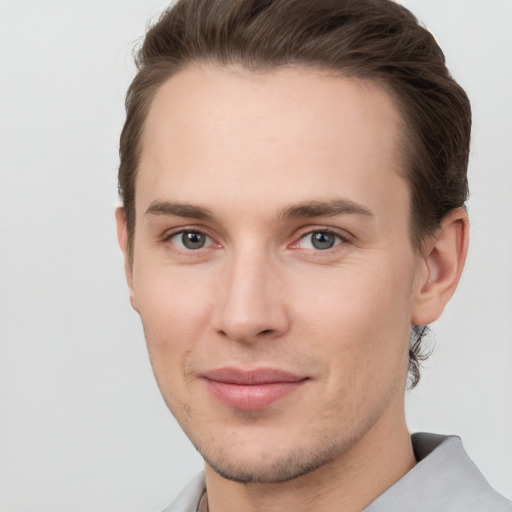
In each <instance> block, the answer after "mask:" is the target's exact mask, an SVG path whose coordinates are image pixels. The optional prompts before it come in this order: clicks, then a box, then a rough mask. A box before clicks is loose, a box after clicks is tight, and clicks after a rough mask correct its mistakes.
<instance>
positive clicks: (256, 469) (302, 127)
mask: <svg viewBox="0 0 512 512" xmlns="http://www.w3.org/2000/svg"><path fill="white" fill-rule="evenodd" d="M401 137H403V135H402V134H401V133H400V118H399V114H398V112H397V109H396V108H395V106H394V104H393V102H392V101H391V100H390V98H389V96H388V95H387V94H386V93H384V92H383V91H382V90H381V89H379V88H377V87H376V86H374V85H372V84H371V83H367V82H361V81H355V80H353V79H347V78H340V77H334V76H332V75H331V76H328V75H327V74H326V73H321V72H315V71H313V70H308V69H305V68H286V69H280V70H277V71H272V72H268V73H260V74H254V73H250V72H248V71H244V70H242V69H230V70H227V69H222V70H221V69H215V68H212V67H190V68H188V69H185V70H184V71H181V72H180V73H179V74H177V75H176V76H174V77H173V78H172V79H170V80H169V81H168V82H167V83H166V84H165V85H164V86H163V87H162V88H161V89H160V90H159V92H158V93H157V95H156V97H155V99H154V101H153V103H152V106H151V109H150V112H149V115H148V118H147V124H146V126H145V131H144V138H143V150H142V157H141V162H140V167H139V173H138V177H137V182H136V190H137V193H136V212H137V213H136V232H135V238H134V252H133V266H132V267H129V268H128V279H129V283H130V288H131V295H132V303H133V305H134V307H135V308H136V310H137V311H138V312H139V313H140V316H141V318H142V322H143V324H144V330H145V334H146V338H147V343H148V347H149V353H150V357H151V362H152V365H153V369H154V372H155V374H156V378H157V380H158V384H159V386H160V389H161V390H162V393H163V396H164V398H165V400H166V402H167V404H168V406H169V407H170V409H171V410H172V412H173V413H174V415H175V416H176V418H177V420H178V421H179V423H180V424H181V426H182V427H183V429H184V430H185V432H186V433H187V434H188V436H189V437H190V439H191V440H192V442H193V443H194V444H195V445H196V447H197V448H198V449H199V451H200V453H201V454H202V455H203V457H204V458H205V460H206V461H207V463H208V464H209V465H210V466H212V467H214V468H215V469H216V470H217V471H218V472H220V473H221V474H223V475H224V476H227V477H228V478H232V479H235V480H238V481H251V480H252V481H261V482H277V481H283V480H286V479H290V478H293V477H295V476H298V475H300V474H303V473H305V472H308V471H311V470H312V469H314V468H317V467H320V466H322V465H324V464H328V463H330V462H332V461H333V460H337V459H338V460H339V459H340V458H342V457H343V456H344V455H345V454H347V453H348V451H349V450H350V449H354V448H355V447H356V446H357V445H358V443H361V442H362V441H363V440H364V439H366V438H368V437H369V436H371V437H372V439H374V440H376V439H379V436H380V438H382V439H384V438H385V437H386V436H387V435H389V432H391V431H392V429H393V428H394V427H395V425H396V423H397V422H400V421H403V391H404V385H405V380H406V373H407V366H408V342H409V335H410V329H411V324H412V322H414V315H415V296H416V294H417V291H418V289H419V288H421V283H422V281H423V280H424V279H425V275H426V274H425V272H426V270H425V264H424V261H423V260H422V258H421V257H420V256H419V254H418V253H417V252H415V251H414V249H413V247H412V245H411V241H410V238H409V211H410V204H409V203H410V194H409V189H408V185H407V183H406V182H405V181H404V179H403V178H402V177H401V168H402V167H401V166H402V165H403V163H402V157H401V154H400V151H399V141H400V138H401ZM119 217H120V219H121V216H119ZM120 223H121V227H122V220H120Z"/></svg>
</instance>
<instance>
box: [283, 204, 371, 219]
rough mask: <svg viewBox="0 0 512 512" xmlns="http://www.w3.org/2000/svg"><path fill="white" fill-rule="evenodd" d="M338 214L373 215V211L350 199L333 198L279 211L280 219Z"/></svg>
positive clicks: (292, 206)
mask: <svg viewBox="0 0 512 512" xmlns="http://www.w3.org/2000/svg"><path fill="white" fill-rule="evenodd" d="M337 215H363V216H365V217H373V213H372V212H371V211H370V210H368V209H367V208H365V207H364V206H362V205H360V204H357V203H355V202H354V201H351V200H350V199H333V200H332V201H309V202H307V203H299V204H296V205H290V206H288V207H287V208H285V209H284V210H283V211H282V212H280V213H279V215H278V217H279V218H280V219H296V218H300V217H336V216H337Z"/></svg>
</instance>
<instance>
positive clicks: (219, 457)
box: [196, 439, 339, 484]
mask: <svg viewBox="0 0 512 512" xmlns="http://www.w3.org/2000/svg"><path fill="white" fill-rule="evenodd" d="M319 444H320V443H319ZM322 444H325V445H324V446H319V445H317V446H310V447H305V446H303V447H300V446H299V447H298V446H295V447H294V448H292V449H290V450H288V451H287V452H285V453H278V451H277V450H275V449H272V450H263V449H258V450H256V451H255V453H251V454H248V453H246V454H244V453H242V451H241V450H237V453H233V449H232V450H230V452H229V453H226V452H224V453H217V454H214V453H209V450H202V448H201V446H196V448H197V450H198V451H199V453H201V455H202V457H203V459H204V460H205V462H206V463H207V464H208V465H209V466H210V467H211V468H212V469H213V470H214V471H215V472H216V473H218V474H219V475H220V476H222V477H223V478H226V479H227V480H231V481H234V482H238V483H244V484H248V483H260V484H276V483H282V482H287V481H290V480H294V479H295V478H299V477H301V476H303V475H306V474H308V473H311V472H313V471H315V470H317V469H319V468H321V467H322V466H324V465H326V464H329V463H330V462H332V461H333V460H334V459H335V458H336V456H337V455H338V453H337V451H339V449H338V450H337V449H336V447H335V446H333V445H332V444H331V443H330V442H327V443H326V439H324V440H323V443H322ZM269 452H270V453H271V455H270V454H269Z"/></svg>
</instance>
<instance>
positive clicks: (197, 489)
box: [161, 471, 206, 512]
mask: <svg viewBox="0 0 512 512" xmlns="http://www.w3.org/2000/svg"><path fill="white" fill-rule="evenodd" d="M205 488H206V484H205V477H204V472H203V471H201V473H198V474H197V475H195V476H194V477H193V478H192V480H191V481H190V482H189V483H188V484H187V485H186V487H185V488H184V489H183V490H182V491H181V492H180V494H178V496H177V497H176V499H175V500H174V501H173V502H172V503H171V504H170V505H168V506H167V507H165V508H164V509H163V510H162V511H161V512H197V507H198V505H199V500H200V499H201V496H202V495H203V493H204V491H205Z"/></svg>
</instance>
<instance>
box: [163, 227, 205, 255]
mask: <svg viewBox="0 0 512 512" xmlns="http://www.w3.org/2000/svg"><path fill="white" fill-rule="evenodd" d="M171 242H172V243H173V244H174V245H176V246H178V247H180V248H181V249H188V250H192V251H193V250H197V249H202V248H203V247H206V246H207V245H209V243H210V238H209V237H208V236H207V235H205V234H204V233H200V232H199V231H183V232H181V233H177V234H176V235H174V236H173V237H172V238H171Z"/></svg>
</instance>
